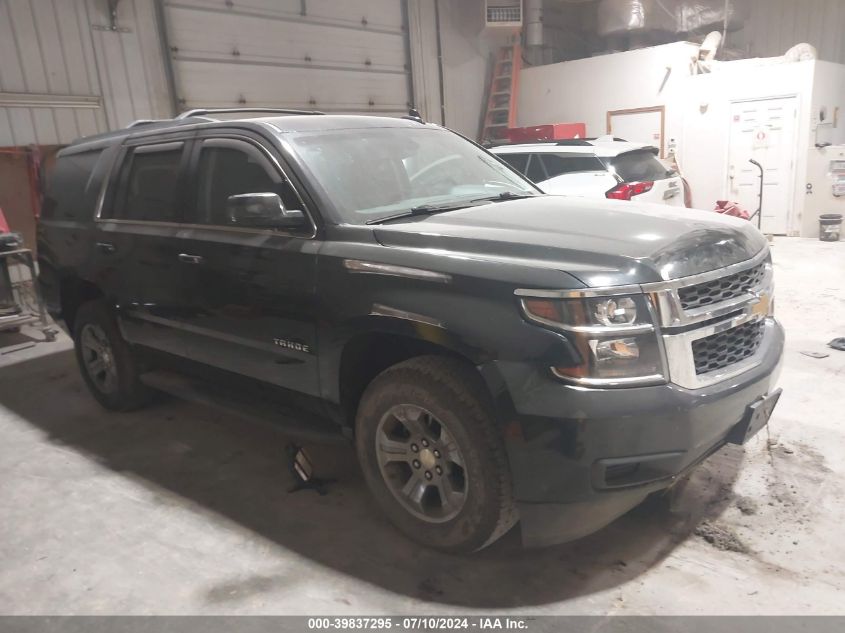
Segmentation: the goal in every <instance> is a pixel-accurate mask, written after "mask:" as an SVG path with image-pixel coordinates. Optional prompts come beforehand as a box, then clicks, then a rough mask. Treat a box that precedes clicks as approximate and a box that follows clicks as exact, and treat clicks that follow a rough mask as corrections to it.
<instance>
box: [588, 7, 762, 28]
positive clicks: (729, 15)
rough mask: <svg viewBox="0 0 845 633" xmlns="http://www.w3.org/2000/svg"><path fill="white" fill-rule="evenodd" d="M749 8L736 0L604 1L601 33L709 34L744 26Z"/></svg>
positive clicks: (601, 14)
mask: <svg viewBox="0 0 845 633" xmlns="http://www.w3.org/2000/svg"><path fill="white" fill-rule="evenodd" d="M747 13H748V11H747V7H745V5H744V4H743V5H741V6H738V5H737V2H736V0H729V1H728V2H725V0H695V1H693V0H601V1H600V2H599V9H598V33H599V35H604V36H607V35H625V34H630V33H635V32H641V33H648V32H651V33H660V32H662V33H670V34H680V33H702V32H704V33H706V32H708V31H711V30H713V29H716V28H718V29H719V30H721V29H722V28H723V26H724V25H725V23H727V26H728V29H727V30H728V31H735V30H737V29H740V28H742V25H743V23H744V21H745V20H746V19H747V17H748V16H747Z"/></svg>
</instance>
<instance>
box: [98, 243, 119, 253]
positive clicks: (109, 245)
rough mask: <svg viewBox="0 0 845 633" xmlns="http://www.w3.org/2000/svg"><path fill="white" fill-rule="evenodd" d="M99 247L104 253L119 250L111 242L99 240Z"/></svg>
mask: <svg viewBox="0 0 845 633" xmlns="http://www.w3.org/2000/svg"><path fill="white" fill-rule="evenodd" d="M97 248H98V249H99V250H101V251H102V252H104V253H114V252H115V251H116V250H117V249H116V248H115V246H114V244H112V243H111V242H97Z"/></svg>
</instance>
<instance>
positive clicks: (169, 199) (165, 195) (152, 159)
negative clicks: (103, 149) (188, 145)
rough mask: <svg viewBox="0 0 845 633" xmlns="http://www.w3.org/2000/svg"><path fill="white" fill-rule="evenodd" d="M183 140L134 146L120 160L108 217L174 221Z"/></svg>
mask: <svg viewBox="0 0 845 633" xmlns="http://www.w3.org/2000/svg"><path fill="white" fill-rule="evenodd" d="M183 150H184V143H181V142H180V143H162V144H160V145H146V146H141V147H136V148H134V150H132V152H131V154H130V155H129V156H127V157H126V158H125V159H124V162H123V166H122V168H121V170H120V175H119V177H118V182H117V191H116V192H115V197H114V212H113V214H112V216H111V217H113V218H115V219H119V220H137V221H144V222H178V221H179V219H180V216H179V209H178V205H177V198H178V183H179V167H180V164H181V162H182V152H183Z"/></svg>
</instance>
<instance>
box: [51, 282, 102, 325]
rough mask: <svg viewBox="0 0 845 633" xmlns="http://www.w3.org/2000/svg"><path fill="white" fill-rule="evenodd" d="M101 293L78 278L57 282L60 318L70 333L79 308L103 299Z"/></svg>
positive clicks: (92, 285)
mask: <svg viewBox="0 0 845 633" xmlns="http://www.w3.org/2000/svg"><path fill="white" fill-rule="evenodd" d="M104 296H105V295H104V293H103V291H102V290H101V289H100V287H99V286H97V284H94V283H92V282H90V281H87V280H85V279H81V278H79V277H65V278H64V279H62V280H61V281H60V282H59V305H60V308H61V316H62V319H63V320H64V322H65V324H66V325H67V328H68V330H69V331H70V332H73V327H74V321H75V319H76V313H77V312H78V311H79V307H80V306H81V305H82V304H83V303H86V302H88V301H94V300H95V299H101V298H102V297H104Z"/></svg>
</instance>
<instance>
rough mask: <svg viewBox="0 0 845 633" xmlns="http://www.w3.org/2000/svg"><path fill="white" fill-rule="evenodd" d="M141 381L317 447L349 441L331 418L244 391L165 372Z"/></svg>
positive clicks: (146, 377) (143, 378)
mask: <svg viewBox="0 0 845 633" xmlns="http://www.w3.org/2000/svg"><path fill="white" fill-rule="evenodd" d="M140 379H141V382H142V383H144V384H145V385H147V386H148V387H151V388H153V389H156V390H158V391H163V392H165V393H168V394H170V395H172V396H175V397H177V398H180V399H182V400H188V401H190V402H196V403H198V404H203V405H208V406H211V407H214V408H216V409H221V410H223V411H226V412H227V413H231V414H232V415H235V416H237V417H240V418H243V419H245V420H248V421H250V422H258V423H259V424H265V425H272V426H273V427H274V428H277V429H278V430H279V431H281V432H282V433H283V434H285V435H287V436H289V437H290V438H291V439H296V440H300V441H303V442H312V443H315V444H342V443H349V440H350V438H349V437H347V436H346V435H344V433H343V430H342V428H341V427H340V426H338V425H337V424H335V423H333V422H332V421H331V420H329V419H328V418H325V417H321V416H319V415H317V414H315V413H311V412H310V411H307V410H303V409H300V408H298V407H294V406H291V405H290V404H284V403H280V402H278V401H272V400H269V399H267V398H265V397H261V396H260V395H258V396H257V397H256V398H250V397H249V395H248V394H244V393H243V392H242V391H239V390H237V389H233V388H227V387H226V386H225V385H220V384H218V383H216V382H209V381H205V380H202V379H200V378H194V377H193V376H190V375H187V374H182V373H179V372H174V371H166V370H156V371H149V372H146V373H144V374H141V376H140Z"/></svg>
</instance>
